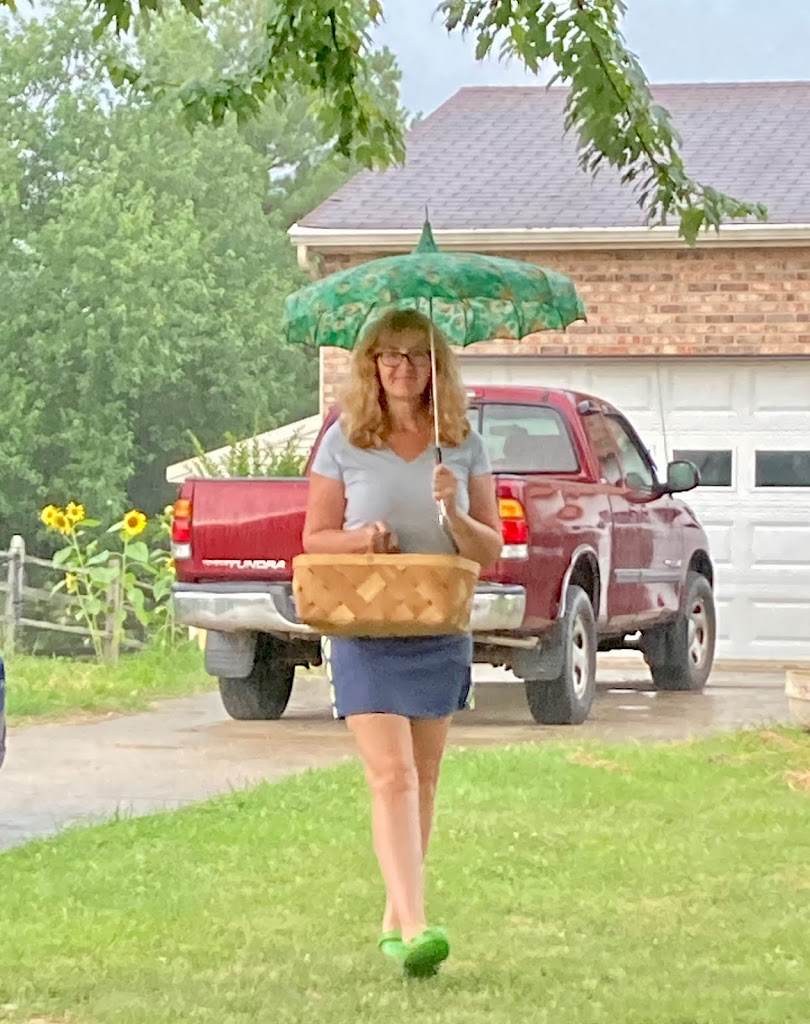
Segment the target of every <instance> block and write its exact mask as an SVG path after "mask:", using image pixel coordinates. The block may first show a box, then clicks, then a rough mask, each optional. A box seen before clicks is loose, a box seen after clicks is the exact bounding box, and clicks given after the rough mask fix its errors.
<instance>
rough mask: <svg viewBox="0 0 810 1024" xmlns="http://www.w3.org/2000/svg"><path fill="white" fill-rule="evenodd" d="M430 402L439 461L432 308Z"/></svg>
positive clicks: (440, 459)
mask: <svg viewBox="0 0 810 1024" xmlns="http://www.w3.org/2000/svg"><path fill="white" fill-rule="evenodd" d="M431 307H432V303H431ZM430 404H431V407H432V409H433V439H434V441H435V443H436V461H437V462H441V461H442V449H441V447H440V445H439V408H438V404H437V401H436V344H435V342H434V340H433V309H432V308H431V310H430Z"/></svg>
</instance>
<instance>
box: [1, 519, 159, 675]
mask: <svg viewBox="0 0 810 1024" xmlns="http://www.w3.org/2000/svg"><path fill="white" fill-rule="evenodd" d="M3 562H5V563H6V578H5V582H3V580H2V578H0V600H2V604H0V609H2V611H0V624H2V627H3V630H2V639H3V648H4V650H5V652H6V653H11V652H12V651H13V650H14V647H15V645H16V643H17V636H18V633H19V631H20V629H22V628H23V627H27V628H29V629H43V630H52V631H53V632H56V633H72V634H75V635H77V636H86V637H91V638H94V639H100V640H101V645H102V650H103V653H104V657H105V660H107V661H111V662H115V661H116V660H117V659H118V654H119V645H120V646H125V647H136V648H142V647H145V646H146V644H144V643H143V642H142V641H140V640H135V639H133V638H131V637H121V635H120V631H119V630H117V629H116V625H115V624H116V622H117V620H118V616H119V614H120V612H121V609H122V608H123V603H124V594H123V589H122V586H121V580H120V576H118V577H116V579H115V580H113V582H112V583H110V584H109V586H108V587H107V595H106V597H107V600H106V602H105V604H106V607H105V609H104V615H103V620H102V621H103V628H102V629H99V630H93V629H90V628H89V627H88V626H73V625H70V624H69V623H66V622H51V621H48V620H46V619H30V618H27V617H26V616H25V614H24V610H23V601H24V599H25V598H28V599H29V600H31V599H34V600H37V599H39V600H45V601H48V602H49V603H58V604H60V605H61V606H62V607H64V606H65V605H66V604H67V603H68V602H67V599H66V598H65V596H64V595H61V594H54V593H53V592H52V591H51V590H48V589H45V588H39V587H30V586H27V585H26V583H25V568H26V566H27V565H30V566H37V567H39V568H44V569H51V570H52V571H54V572H58V573H59V574H60V575H63V574H64V573H66V572H77V573H82V572H87V571H88V570H86V569H85V570H82V569H74V568H73V567H72V566H70V567H68V566H64V565H55V564H54V563H53V562H52V561H48V560H47V559H45V558H36V557H34V556H33V555H29V554H26V550H25V540H24V539H23V538H22V537H20V536H19V535H15V536H14V537H12V538H11V544H10V546H9V549H8V551H0V564H1V563H3ZM109 564H110V565H116V564H120V562H119V561H118V559H117V558H116V557H115V556H113V557H112V558H111V559H110V563H109ZM149 589H150V590H151V589H152V588H151V587H149Z"/></svg>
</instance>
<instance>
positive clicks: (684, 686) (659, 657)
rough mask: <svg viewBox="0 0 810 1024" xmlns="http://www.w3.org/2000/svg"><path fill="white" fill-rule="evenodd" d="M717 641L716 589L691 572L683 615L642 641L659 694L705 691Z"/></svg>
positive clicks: (703, 577)
mask: <svg viewBox="0 0 810 1024" xmlns="http://www.w3.org/2000/svg"><path fill="white" fill-rule="evenodd" d="M716 638H717V615H716V612H715V607H714V593H713V592H712V585H711V583H709V581H708V580H707V579H706V577H705V576H701V575H700V574H699V573H696V572H690V573H689V574H688V575H687V577H686V594H685V600H684V606H683V610H682V611H681V614H680V615H679V616H678V618H677V619H675V621H674V622H670V623H669V624H668V625H666V626H662V627H659V628H658V629H653V630H650V631H649V632H648V633H645V634H644V635H643V636H642V639H641V649H642V651H643V653H644V660H645V661H646V662H647V665H648V666H649V668H650V674H651V675H652V679H653V684H654V685H655V688H656V690H691V691H693V692H699V691H700V690H702V689H703V687H704V686H705V685H706V680H707V679H708V678H709V673H710V672H711V670H712V664H713V662H714V645H715V641H716Z"/></svg>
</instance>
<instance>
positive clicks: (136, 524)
mask: <svg viewBox="0 0 810 1024" xmlns="http://www.w3.org/2000/svg"><path fill="white" fill-rule="evenodd" d="M148 521H149V520H148V519H147V518H146V515H145V514H144V513H143V512H139V511H138V510H137V509H132V511H131V512H127V514H126V515H125V516H124V533H125V535H126V536H127V537H137V536H138V534H139V533H143V531H144V530H145V529H146V524H147V522H148Z"/></svg>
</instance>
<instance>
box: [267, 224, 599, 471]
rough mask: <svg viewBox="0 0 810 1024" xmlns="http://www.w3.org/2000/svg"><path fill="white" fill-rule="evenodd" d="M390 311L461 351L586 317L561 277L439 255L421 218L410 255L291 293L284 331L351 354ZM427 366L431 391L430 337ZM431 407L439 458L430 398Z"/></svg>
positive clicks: (512, 264)
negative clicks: (410, 317) (423, 322)
mask: <svg viewBox="0 0 810 1024" xmlns="http://www.w3.org/2000/svg"><path fill="white" fill-rule="evenodd" d="M392 308H393V309H418V310H420V311H421V312H423V313H425V314H426V315H427V316H428V317H429V318H430V321H431V323H432V324H436V326H437V327H439V329H440V330H441V331H442V332H443V333H444V334H445V336H446V337H447V338H448V340H449V341H450V342H451V343H453V344H455V345H461V346H465V345H472V344H473V343H474V342H476V341H491V340H492V339H493V338H504V339H507V338H511V339H518V340H519V339H520V338H523V337H525V336H526V335H527V334H533V333H535V332H537V331H560V330H564V329H565V328H566V327H567V326H568V325H569V324H571V323H573V322H574V321H575V320H584V319H585V307H584V306H583V304H582V300H581V299H580V297H579V295H578V294H577V291H576V288H575V287H574V284H573V282H572V281H571V280H570V279H569V278H567V277H565V275H563V274H558V273H556V272H555V271H553V270H546V269H544V268H543V267H538V266H537V265H536V264H534V263H523V262H520V261H518V260H509V259H503V258H501V257H498V256H482V255H479V254H477V253H460V252H440V251H439V249H438V247H437V246H436V242H435V240H434V238H433V232H432V230H431V227H430V223H429V221H428V220H427V219H426V220H425V224H424V227H423V228H422V236H421V238H420V239H419V244H418V245H417V246H416V248H415V249H414V250H413V252H411V253H408V254H407V255H404V256H385V257H383V258H382V259H377V260H371V261H370V262H368V263H363V264H361V265H360V266H358V267H352V268H350V269H349V270H340V271H338V272H337V273H335V274H330V275H329V277H325V278H323V279H322V280H320V281H315V282H314V283H313V284H310V285H307V286H306V287H305V288H301V289H300V290H299V291H297V292H295V293H294V294H292V295H290V296H289V298H288V299H287V300H286V302H285V304H284V318H283V328H284V331H285V334H286V337H287V340H288V341H291V342H297V343H300V344H310V345H316V346H319V347H320V346H325V345H334V346H336V347H338V348H345V349H352V348H354V346H355V344H356V343H357V340H358V338H359V337H360V336H361V335H362V334H363V331H364V329H365V327H366V325H367V324H369V323H371V322H373V321H374V320H376V319H378V318H379V317H380V316H381V315H382V313H383V312H384V311H385V310H387V309H392ZM431 362H432V367H433V373H432V375H431V387H432V380H433V378H434V377H435V371H436V365H435V352H434V349H433V339H432V337H431ZM432 405H433V429H434V435H435V441H436V451H437V457H438V459H439V461H441V449H440V448H439V414H438V410H437V408H436V401H435V393H434V395H433V403H432Z"/></svg>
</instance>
